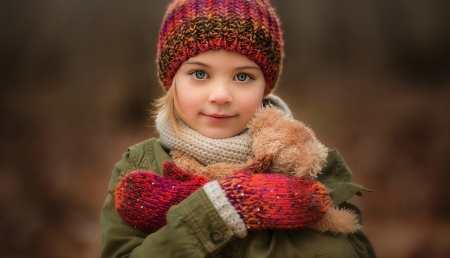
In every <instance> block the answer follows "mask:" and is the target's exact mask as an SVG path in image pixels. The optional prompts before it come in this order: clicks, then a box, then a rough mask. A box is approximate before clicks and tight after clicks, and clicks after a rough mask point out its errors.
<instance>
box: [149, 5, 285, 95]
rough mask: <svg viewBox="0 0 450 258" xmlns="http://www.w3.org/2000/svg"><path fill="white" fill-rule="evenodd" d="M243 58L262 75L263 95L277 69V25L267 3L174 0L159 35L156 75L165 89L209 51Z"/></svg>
mask: <svg viewBox="0 0 450 258" xmlns="http://www.w3.org/2000/svg"><path fill="white" fill-rule="evenodd" d="M218 49H225V50H227V51H233V52H237V53H240V54H243V55H245V56H247V57H248V58H249V59H251V60H253V61H254V62H255V63H256V64H257V65H258V66H259V67H260V68H261V71H262V73H263V74H264V78H265V81H266V92H265V93H266V94H268V93H269V92H270V91H271V90H272V89H273V88H274V87H275V86H276V83H277V79H278V76H279V75H280V73H281V70H282V60H283V57H284V52H283V39H282V33H281V29H280V22H279V20H278V17H277V15H276V14H275V11H274V9H273V7H272V6H271V5H270V3H269V1H268V0H174V1H173V2H172V3H171V4H170V5H169V6H168V8H167V11H166V14H165V16H164V20H163V23H162V25H161V30H160V32H159V42H158V53H157V59H156V62H157V64H158V76H159V80H160V83H161V85H162V86H163V87H164V88H165V89H166V90H168V89H169V88H170V86H171V85H172V79H173V77H174V76H175V74H176V72H177V71H178V69H179V68H180V67H181V65H182V63H183V62H185V61H186V60H188V59H189V58H191V57H193V56H195V55H197V54H199V53H201V52H205V51H208V50H218Z"/></svg>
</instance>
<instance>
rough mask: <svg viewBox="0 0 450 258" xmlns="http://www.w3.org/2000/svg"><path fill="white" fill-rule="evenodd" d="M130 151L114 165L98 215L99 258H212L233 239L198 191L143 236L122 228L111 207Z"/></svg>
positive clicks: (131, 229)
mask: <svg viewBox="0 0 450 258" xmlns="http://www.w3.org/2000/svg"><path fill="white" fill-rule="evenodd" d="M129 156H130V151H128V152H126V153H125V154H124V155H123V158H122V160H121V161H120V162H119V163H117V164H116V166H115V168H114V170H113V172H112V177H111V180H110V183H109V187H108V189H109V193H108V196H107V198H106V201H105V203H104V206H103V209H102V211H101V218H100V221H101V230H102V253H101V257H108V258H112V257H130V258H131V257H136V258H137V257H156V258H157V257H214V255H215V254H217V253H218V252H220V250H221V249H222V248H223V246H225V245H226V244H227V243H228V242H230V241H232V240H233V239H234V238H235V237H234V235H233V233H232V231H231V229H230V228H228V226H227V225H226V224H225V223H224V222H223V221H222V219H221V218H220V216H219V214H218V212H217V211H216V210H215V209H214V206H213V205H212V203H211V202H210V201H209V199H208V197H207V196H206V194H205V193H204V191H203V190H202V189H201V190H199V191H197V192H195V193H194V194H192V195H191V196H190V197H188V198H187V199H185V200H184V201H183V202H181V203H180V204H179V205H176V206H174V207H172V208H171V209H170V210H169V211H168V213H167V216H166V217H167V225H166V226H164V227H163V228H161V229H160V230H158V231H157V232H155V233H152V234H149V235H147V234H146V233H143V232H141V231H140V230H138V229H135V228H134V227H131V226H130V225H128V224H126V222H124V221H123V220H122V219H121V218H120V216H119V214H118V213H117V211H116V209H115V206H114V189H115V185H117V182H118V181H119V180H120V178H121V177H122V176H123V175H121V173H123V171H125V170H126V166H128V165H129V163H130V161H129Z"/></svg>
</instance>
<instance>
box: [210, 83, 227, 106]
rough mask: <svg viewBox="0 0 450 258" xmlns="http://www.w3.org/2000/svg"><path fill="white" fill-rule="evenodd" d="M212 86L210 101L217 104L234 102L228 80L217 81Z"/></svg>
mask: <svg viewBox="0 0 450 258" xmlns="http://www.w3.org/2000/svg"><path fill="white" fill-rule="evenodd" d="M211 88H212V89H211V92H210V94H209V99H208V100H209V102H211V103H216V104H229V103H231V102H233V96H232V94H231V91H230V88H229V85H228V84H227V83H226V82H217V83H215V84H214V86H213V87H211Z"/></svg>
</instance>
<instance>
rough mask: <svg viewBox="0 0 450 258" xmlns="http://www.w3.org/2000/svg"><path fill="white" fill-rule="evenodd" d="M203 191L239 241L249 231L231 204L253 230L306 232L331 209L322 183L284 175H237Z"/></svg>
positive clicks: (207, 186)
mask: <svg viewBox="0 0 450 258" xmlns="http://www.w3.org/2000/svg"><path fill="white" fill-rule="evenodd" d="M203 188H204V189H205V191H206V193H207V195H208V197H209V198H210V199H211V201H212V203H213V205H214V206H215V208H216V209H217V210H218V211H219V214H220V215H221V217H222V218H223V219H224V220H225V222H227V224H228V225H229V226H230V227H231V228H232V229H233V231H234V232H235V233H236V235H238V236H239V237H243V236H245V234H246V229H245V228H242V226H243V225H242V223H241V225H239V223H238V222H236V220H235V217H234V215H230V214H232V213H233V212H230V210H229V209H228V208H227V206H229V204H231V206H232V207H233V208H234V210H235V211H236V212H237V213H238V214H239V216H240V218H241V219H242V220H243V222H244V224H245V227H246V228H248V229H253V230H261V229H268V228H271V229H295V228H305V227H308V226H310V225H313V224H315V223H317V222H318V221H319V220H321V219H322V217H323V215H324V213H325V212H326V211H327V210H328V207H329V206H330V198H329V195H328V193H327V191H326V189H325V186H323V185H322V184H321V183H319V182H318V181H316V180H310V179H303V178H299V177H293V176H286V175H280V174H253V173H251V172H250V171H243V172H237V173H235V174H233V175H232V176H230V177H227V178H225V179H223V180H222V181H221V182H220V184H219V183H218V182H217V181H212V182H209V183H207V184H206V185H205V186H204V187H203ZM224 195H225V196H226V199H228V201H229V203H227V202H226V201H224V200H223V196H224ZM233 218H234V219H233Z"/></svg>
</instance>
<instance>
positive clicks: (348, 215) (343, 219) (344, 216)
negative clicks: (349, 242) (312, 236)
mask: <svg viewBox="0 0 450 258" xmlns="http://www.w3.org/2000/svg"><path fill="white" fill-rule="evenodd" d="M310 228H311V229H314V230H316V231H318V232H320V233H323V232H326V231H330V232H332V233H334V234H339V233H341V234H344V235H347V234H351V233H355V232H356V231H357V230H359V229H361V228H362V226H361V225H360V224H358V219H357V218H356V214H355V212H354V211H352V210H347V209H339V208H337V207H330V208H329V209H328V211H327V212H326V213H325V214H324V216H323V218H322V220H321V221H319V222H318V223H316V224H314V225H312V226H310Z"/></svg>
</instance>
